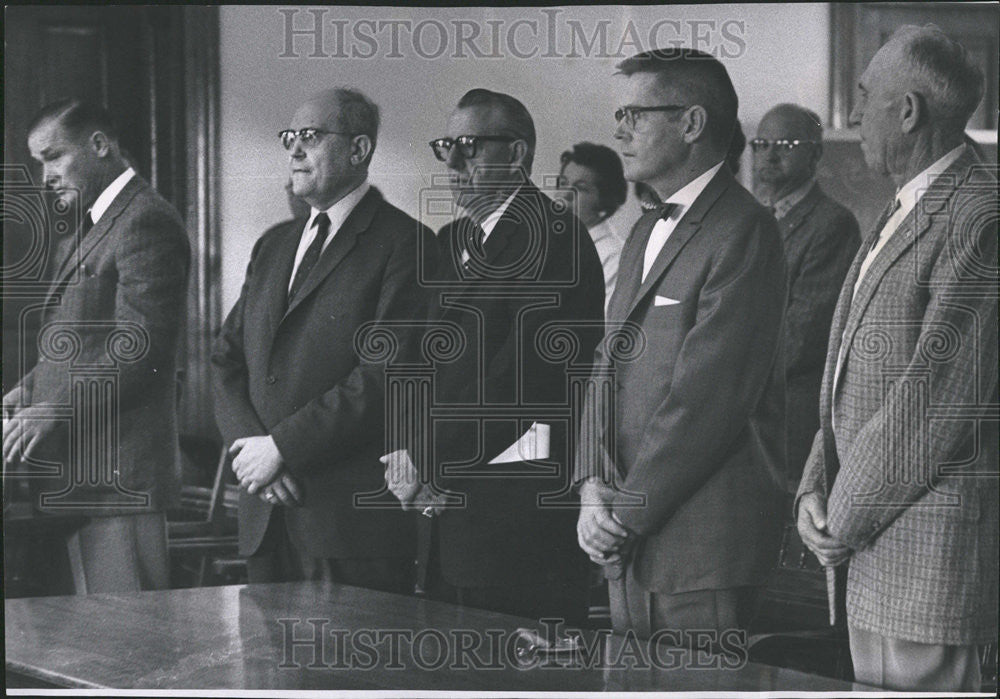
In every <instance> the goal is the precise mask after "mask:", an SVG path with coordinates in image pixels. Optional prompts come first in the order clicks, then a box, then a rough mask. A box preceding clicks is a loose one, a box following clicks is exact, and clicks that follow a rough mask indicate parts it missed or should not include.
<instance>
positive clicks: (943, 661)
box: [796, 25, 998, 692]
mask: <svg viewBox="0 0 1000 699" xmlns="http://www.w3.org/2000/svg"><path fill="white" fill-rule="evenodd" d="M983 84H984V82H983V74H982V72H981V71H980V69H979V67H978V66H977V65H976V63H975V62H974V60H973V59H972V57H971V56H970V55H969V53H967V52H966V50H965V49H964V48H963V47H962V46H961V45H960V44H958V43H957V42H955V41H953V40H951V39H950V38H948V37H947V36H946V35H945V34H944V33H942V32H941V30H940V29H938V28H937V27H934V26H932V25H927V26H925V27H914V26H907V27H901V28H900V29H899V30H898V31H897V32H896V33H895V34H894V35H893V36H892V37H891V38H890V39H889V41H888V42H887V43H886V44H885V45H884V46H883V47H882V48H881V49H879V51H878V53H876V54H875V56H874V58H872V60H871V63H870V64H869V65H868V67H867V68H866V69H865V71H864V73H863V74H862V75H861V78H860V81H859V87H860V90H861V92H860V95H859V97H858V103H857V105H856V106H855V108H854V110H853V112H852V114H851V121H852V122H853V123H854V124H856V125H858V126H860V131H861V150H862V153H863V154H864V157H865V162H866V163H867V164H868V167H869V168H871V169H872V170H873V171H875V172H878V173H879V174H882V175H885V176H889V177H891V178H892V180H893V181H894V183H895V184H896V186H897V187H898V188H899V189H898V191H897V194H896V196H895V197H894V199H893V201H891V202H887V205H886V208H885V210H884V212H883V215H882V216H881V217H880V219H879V220H878V221H877V223H876V225H875V226H874V227H873V228H872V230H871V231H870V232H869V233H868V235H867V236H866V240H865V241H864V243H862V245H861V249H860V251H859V253H858V255H857V256H856V257H855V259H854V263H853V264H852V266H851V268H850V270H849V271H848V273H847V277H846V279H845V280H844V285H843V287H842V289H841V292H840V298H839V300H838V302H837V307H836V310H835V311H834V315H833V325H832V327H831V330H830V345H829V350H828V353H827V359H826V368H825V371H824V374H823V387H822V391H821V395H820V429H819V431H818V432H817V433H816V437H815V440H814V442H813V447H812V451H811V453H810V455H809V459H808V461H807V462H806V467H805V471H804V473H803V476H802V483H801V485H800V486H799V491H798V498H797V501H796V512H797V519H798V529H799V533H800V534H801V535H802V540H803V541H804V542H805V543H806V545H807V546H809V548H810V549H812V551H813V552H814V553H815V554H816V556H817V558H819V560H820V562H821V563H822V564H823V565H824V566H826V567H827V587H828V592H829V594H830V600H831V617H833V616H836V615H839V614H841V610H840V609H839V608H838V607H839V605H835V604H833V601H834V600H835V599H837V597H838V593H844V592H846V612H847V629H848V633H849V636H850V644H851V658H852V660H853V664H854V674H855V678H856V679H857V680H858V681H859V682H864V683H866V684H871V685H875V686H878V687H884V688H885V689H891V690H897V691H905V690H910V691H914V690H916V691H939V692H959V691H964V692H977V691H980V665H979V646H980V644H986V643H995V642H996V638H997V549H998V537H997V533H998V526H997V520H998V501H997V462H998V456H997V444H998V438H997V423H998V420H997V395H998V393H997V390H998V389H997V217H996V210H997V209H996V207H997V181H996V179H995V170H994V172H990V171H989V170H988V169H987V168H985V167H984V166H982V165H980V164H979V162H978V158H977V157H976V155H975V153H974V152H973V150H972V149H970V148H969V147H968V145H967V144H966V142H965V126H966V124H967V123H968V121H969V118H970V117H971V116H972V114H973V112H974V111H975V110H976V107H977V106H978V104H979V102H980V100H981V99H982V96H983ZM845 567H846V584H845V580H844V576H843V575H840V574H838V573H843V572H845V571H844V568H845ZM832 620H833V619H831V621H832Z"/></svg>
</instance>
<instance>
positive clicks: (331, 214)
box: [306, 180, 371, 233]
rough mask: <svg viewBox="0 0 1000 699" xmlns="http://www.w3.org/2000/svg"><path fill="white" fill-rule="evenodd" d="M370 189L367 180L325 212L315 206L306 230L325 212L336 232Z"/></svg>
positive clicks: (331, 228)
mask: <svg viewBox="0 0 1000 699" xmlns="http://www.w3.org/2000/svg"><path fill="white" fill-rule="evenodd" d="M369 189H371V185H370V184H368V181H367V180H365V181H364V182H362V183H361V184H359V185H358V186H357V187H355V188H354V189H352V190H351V191H350V192H348V193H347V194H345V195H344V196H342V197H341V198H340V199H339V200H338V201H337V203H336V204H334V205H333V206H331V207H330V208H329V209H327V210H326V211H325V212H324V211H321V210H320V209H317V208H316V207H313V208H312V213H311V214H310V215H309V221H307V222H306V230H307V231H309V230H312V226H313V221H315V220H316V217H317V216H318V215H319V214H321V213H325V214H326V215H327V217H328V218H329V219H330V230H331V231H332V232H333V233H336V232H337V231H339V230H340V227H341V226H342V225H344V221H346V220H347V217H348V216H350V215H351V212H352V211H354V207H355V206H357V205H358V204H359V203H360V202H361V200H362V199H363V198H364V196H365V195H366V194H368V190H369Z"/></svg>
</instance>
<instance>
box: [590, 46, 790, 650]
mask: <svg viewBox="0 0 1000 699" xmlns="http://www.w3.org/2000/svg"><path fill="white" fill-rule="evenodd" d="M618 70H619V72H620V74H621V75H622V76H623V83H624V84H623V88H624V90H623V92H624V94H623V95H622V101H621V104H622V106H621V108H619V109H618V111H617V112H616V114H615V117H616V119H617V128H616V130H615V134H614V135H615V138H616V139H617V141H618V144H619V150H620V151H621V154H622V160H623V164H624V169H625V177H626V179H628V180H631V181H633V182H643V183H645V184H646V185H648V186H649V187H651V188H652V190H653V191H654V192H655V193H656V195H657V197H658V202H657V203H658V205H657V206H655V207H653V208H652V210H651V211H650V212H649V213H646V214H645V215H644V216H643V217H642V218H640V219H639V221H637V222H636V224H635V227H634V228H633V230H632V233H631V234H630V236H629V238H628V239H627V241H626V243H625V246H624V248H623V250H622V255H621V261H620V265H619V272H618V274H619V278H618V283H617V284H616V285H615V291H614V294H613V295H612V297H611V303H610V305H609V309H608V321H609V323H621V322H628V323H630V324H633V327H634V326H638V327H639V328H641V330H642V334H643V336H644V338H645V341H646V348H645V351H644V352H641V353H637V354H638V357H636V358H635V359H634V360H633V361H630V362H620V361H617V360H616V358H615V357H614V356H609V355H608V353H605V352H604V351H599V352H598V355H597V364H598V373H597V374H596V376H603V375H606V374H607V373H608V372H609V371H613V373H614V377H615V381H616V384H617V391H610V392H607V393H606V394H605V395H608V394H610V395H611V396H614V397H615V399H616V402H615V404H614V405H608V404H606V401H603V402H598V401H597V400H591V401H590V402H589V403H588V407H587V409H586V410H585V411H584V419H583V421H582V425H583V427H582V428H581V431H582V436H581V442H580V448H579V449H578V457H577V462H576V471H575V474H574V476H575V479H576V482H577V483H580V499H581V510H580V516H579V522H578V526H577V532H578V536H579V542H580V546H581V548H583V550H584V551H585V552H586V553H587V554H588V555H589V556H590V558H591V559H592V560H593V561H595V562H597V563H599V564H602V565H604V567H605V571H606V575H607V577H608V578H609V597H610V602H611V619H612V625H613V627H614V629H615V631H617V632H620V633H624V632H626V631H632V632H634V633H636V634H638V635H639V636H640V637H645V638H650V639H658V640H663V641H665V642H667V643H669V644H671V645H686V646H696V647H704V648H706V649H709V650H718V649H719V648H720V647H724V646H726V645H727V643H732V644H736V643H738V642H739V638H740V637H739V636H738V635H736V634H740V633H745V630H746V628H747V625H748V622H749V619H750V617H751V615H752V613H753V610H754V604H755V597H756V593H757V590H758V588H759V587H760V586H761V585H762V584H763V583H764V581H765V579H766V577H767V574H768V572H769V570H770V568H771V566H772V565H773V562H774V556H775V555H776V553H777V546H778V543H779V542H778V526H779V524H780V517H779V514H780V512H779V509H778V508H779V504H780V499H779V498H780V493H781V491H780V490H779V488H778V487H776V486H777V485H778V484H782V485H783V476H784V434H783V427H784V391H783V378H784V377H783V372H782V362H781V356H780V351H781V343H780V339H781V323H782V314H783V311H784V305H785V269H784V261H783V257H782V250H781V240H780V238H779V236H778V231H777V228H776V226H775V222H774V218H773V217H772V216H770V215H769V214H768V212H767V210H766V209H764V207H762V206H761V205H760V204H759V203H758V202H757V201H755V200H754V198H753V196H752V195H751V194H750V193H749V192H747V191H746V190H745V189H744V188H743V187H741V186H740V185H739V183H737V182H736V180H735V179H734V178H733V175H732V173H731V172H730V170H729V168H728V166H726V164H725V158H726V155H727V152H728V150H729V146H730V141H731V139H732V136H733V133H734V129H735V125H736V113H737V97H736V92H735V90H734V89H733V85H732V82H731V81H730V79H729V75H728V74H727V72H726V69H725V67H724V66H723V65H722V64H721V63H720V62H719V61H718V60H716V59H714V58H712V57H711V56H709V55H707V54H704V53H702V52H700V51H696V50H691V49H666V50H660V51H652V52H649V53H643V54H639V55H637V56H634V57H632V58H629V59H627V60H625V61H623V62H622V63H620V64H619V65H618ZM602 350H603V346H602ZM594 395H595V396H596V395H598V394H594ZM609 415H610V416H613V418H614V420H613V421H611V422H609V421H608V419H606V416H609ZM743 640H744V642H745V636H743Z"/></svg>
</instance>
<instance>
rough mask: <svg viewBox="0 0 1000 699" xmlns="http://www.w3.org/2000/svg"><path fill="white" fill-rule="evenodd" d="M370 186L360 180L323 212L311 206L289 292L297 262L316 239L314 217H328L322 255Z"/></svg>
mask: <svg viewBox="0 0 1000 699" xmlns="http://www.w3.org/2000/svg"><path fill="white" fill-rule="evenodd" d="M370 187H371V185H369V184H368V183H367V182H362V183H361V184H360V185H358V187H357V188H355V189H353V190H351V191H350V192H348V193H347V194H346V195H344V196H343V197H342V198H341V199H340V200H339V201H338V202H337V203H336V204H334V205H333V206H331V207H330V208H329V209H327V210H326V211H325V212H321V211H320V210H319V209H316V208H313V210H312V214H310V215H309V220H308V221H306V227H305V228H304V229H303V231H302V237H301V238H299V249H298V250H296V251H295V264H293V265H292V274H291V276H290V277H289V278H288V291H289V293H291V290H292V282H293V281H295V273H296V272H297V271H298V269H299V263H301V262H302V258H303V257H304V256H305V254H306V250H308V249H309V246H310V245H311V244H312V242H313V240H315V239H316V232H317V231H316V228H315V227H314V226H313V222H314V221H315V220H316V217H317V216H319V215H320V214H321V213H326V215H327V216H328V217H329V218H330V233H329V235H327V236H326V241H324V243H323V249H322V250H321V251H320V254H321V255H322V254H323V253H324V252H326V249H327V248H328V247H329V246H330V241H332V240H333V237H334V236H335V235H336V234H337V231H339V230H340V227H341V226H342V225H344V221H346V220H347V217H348V216H350V215H351V212H352V211H354V207H356V206H357V205H358V204H359V203H361V200H362V199H363V198H364V196H365V195H366V194H367V193H368V189H369V188H370Z"/></svg>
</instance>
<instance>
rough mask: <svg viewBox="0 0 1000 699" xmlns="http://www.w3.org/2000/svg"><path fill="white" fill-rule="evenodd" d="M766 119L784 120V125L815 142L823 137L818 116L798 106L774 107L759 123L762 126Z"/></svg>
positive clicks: (783, 105) (783, 104) (821, 125)
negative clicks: (813, 139)
mask: <svg viewBox="0 0 1000 699" xmlns="http://www.w3.org/2000/svg"><path fill="white" fill-rule="evenodd" d="M768 118H784V119H786V120H787V121H786V124H788V126H789V127H790V128H792V129H794V130H795V131H802V132H803V134H805V135H807V136H809V137H810V138H816V139H817V140H820V139H822V137H823V124H822V122H821V121H820V118H819V115H817V114H816V113H815V112H813V111H812V110H811V109H806V108H805V107H802V106H800V105H798V104H792V103H791V102H785V103H782V104H778V105H775V106H774V107H771V108H770V109H769V110H767V112H766V113H765V114H764V116H763V117H761V120H760V123H761V124H763V123H764V121H765V120H767V119H768ZM758 128H759V126H758Z"/></svg>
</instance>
